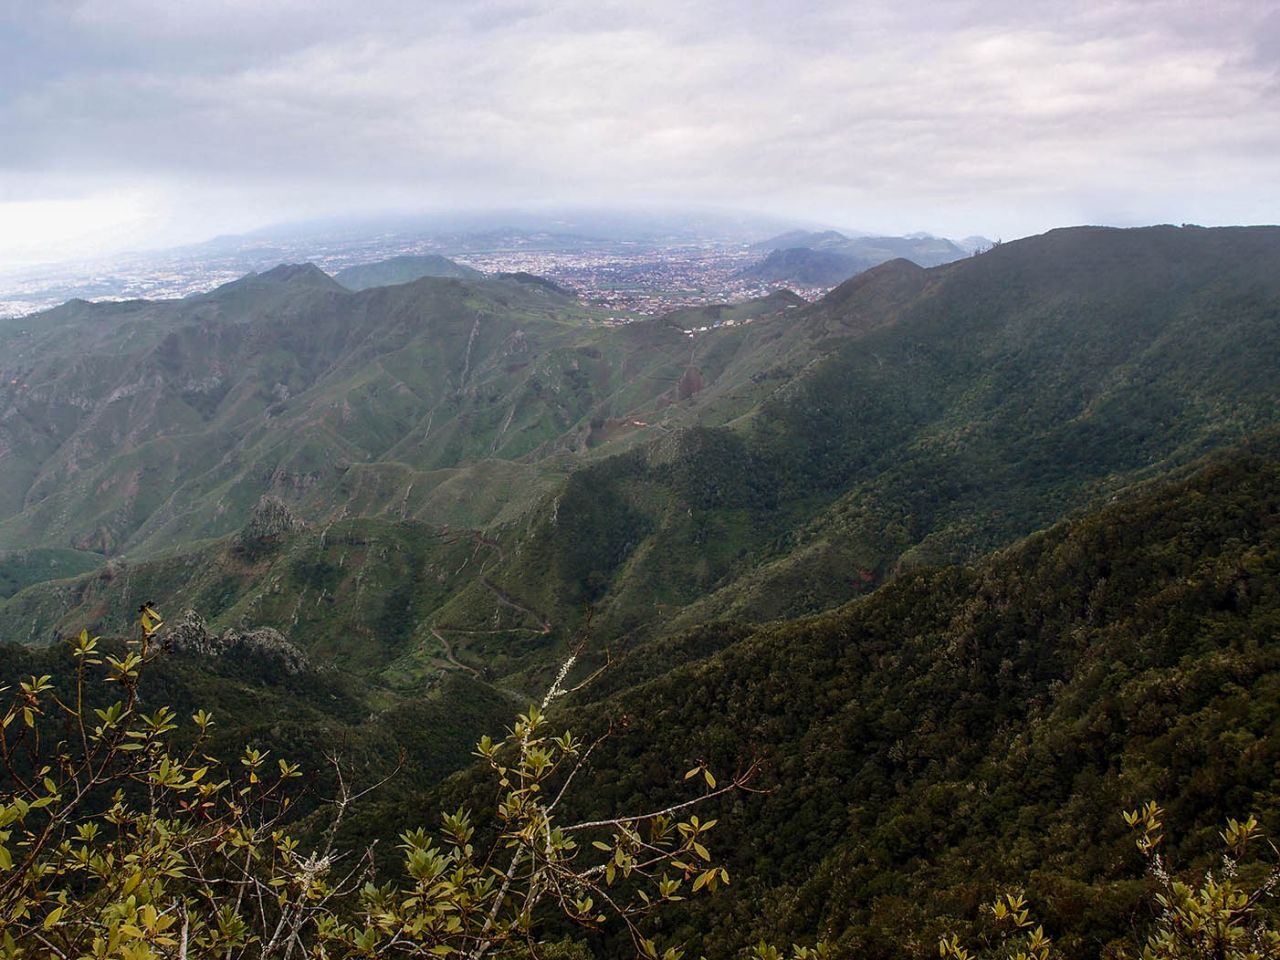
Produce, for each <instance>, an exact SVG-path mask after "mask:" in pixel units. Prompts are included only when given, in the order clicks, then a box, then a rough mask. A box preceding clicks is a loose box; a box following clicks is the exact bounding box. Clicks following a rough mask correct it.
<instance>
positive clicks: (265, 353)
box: [0, 268, 759, 554]
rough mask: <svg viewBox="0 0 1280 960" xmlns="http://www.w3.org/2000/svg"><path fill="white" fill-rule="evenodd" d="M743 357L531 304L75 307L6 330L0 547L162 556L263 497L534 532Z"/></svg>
mask: <svg viewBox="0 0 1280 960" xmlns="http://www.w3.org/2000/svg"><path fill="white" fill-rule="evenodd" d="M731 339H732V338H731ZM737 342H748V341H747V340H744V338H743V337H742V336H738V337H737V338H736V339H732V342H731V341H726V340H725V339H723V338H721V339H720V340H719V341H718V342H716V343H714V344H712V343H704V344H699V343H690V342H689V340H688V339H687V338H685V337H684V336H683V335H682V334H681V333H680V332H679V331H678V330H677V329H675V328H673V327H670V326H669V325H664V324H638V325H634V327H632V328H624V329H621V330H612V329H607V328H605V327H602V326H600V325H598V324H595V323H594V321H593V314H592V313H591V312H590V311H589V310H587V309H585V308H583V307H582V306H581V305H580V304H578V303H577V301H575V300H572V299H569V298H567V297H564V296H562V295H559V294H557V293H554V292H552V291H550V290H549V289H547V288H546V287H545V286H543V285H540V284H533V283H526V282H522V281H520V280H487V281H466V282H464V281H457V280H440V279H424V280H419V281H417V282H415V283H411V284H402V285H399V286H396V287H383V288H376V289H372V290H368V291H365V292H363V293H349V292H346V291H344V290H342V289H341V288H339V287H338V286H337V285H336V284H334V283H333V282H332V281H331V280H330V279H329V278H327V277H325V276H324V274H322V273H321V272H320V271H318V270H316V269H315V268H310V269H308V270H303V269H301V268H299V269H297V270H292V271H289V272H284V273H282V272H280V271H271V272H269V273H266V274H262V275H258V276H253V277H249V278H246V279H245V280H241V281H236V282H235V283H232V284H228V285H226V286H225V287H223V288H220V289H219V290H217V291H214V292H213V293H212V294H209V295H206V296H203V297H197V298H191V299H188V300H184V301H177V302H165V303H148V302H141V301H140V302H134V303H127V304H100V305H90V304H84V303H74V302H73V303H70V304H67V305H66V306H64V307H61V308H58V309H57V310H55V311H51V312H50V313H48V314H45V315H41V316H37V317H33V318H29V319H27V320H24V321H22V322H21V323H20V324H19V323H10V324H8V325H7V326H5V327H0V348H3V352H0V356H3V357H4V358H5V360H4V361H3V363H2V365H3V367H4V369H3V371H0V374H2V378H3V379H0V384H2V386H0V404H2V405H3V414H2V415H0V544H10V545H13V546H21V547H27V546H34V545H45V546H50V547H64V548H65V547H72V548H75V549H80V550H94V551H98V552H102V553H106V554H114V553H120V552H124V551H129V552H132V553H138V552H147V551H153V550H155V549H165V548H169V547H171V546H173V545H175V544H182V543H186V542H190V541H192V540H194V539H198V538H203V537H210V536H219V535H225V534H227V533H230V532H232V531H234V530H235V529H237V528H238V527H239V525H240V524H242V523H243V522H244V521H245V519H246V518H247V516H248V512H249V511H250V510H251V509H252V507H253V505H254V504H255V503H257V501H258V500H259V499H260V498H261V497H262V496H263V495H264V494H268V493H270V494H274V495H277V496H280V497H282V498H284V499H286V500H287V501H289V502H290V503H291V504H292V505H293V506H294V508H295V509H297V510H298V512H299V513H300V514H302V515H303V516H304V517H305V518H307V519H309V520H317V521H318V520H323V519H327V518H331V517H334V516H341V515H344V514H347V513H363V514H370V513H374V514H391V515H395V516H408V517H419V518H423V519H427V520H429V521H431V522H434V523H444V522H461V523H466V524H470V525H476V524H483V523H488V522H491V521H493V520H494V519H495V518H500V517H503V516H518V515H519V514H520V513H521V512H522V511H523V510H524V509H525V508H526V507H527V506H528V505H529V504H530V503H531V502H533V501H536V499H537V497H538V496H539V495H540V494H541V493H543V492H545V491H546V490H547V489H549V487H548V486H547V484H548V483H549V482H553V481H554V479H555V478H556V477H558V476H560V475H562V474H563V473H564V472H565V470H566V469H567V468H568V465H569V463H568V461H566V460H565V457H566V456H569V457H572V456H574V455H576V454H578V453H584V452H589V451H591V450H593V449H595V448H597V447H600V446H602V445H606V444H609V443H613V442H616V441H618V440H623V441H627V438H628V437H630V435H631V434H633V433H635V432H636V431H638V430H641V429H642V428H643V427H645V426H648V425H650V424H652V423H653V422H654V421H656V420H660V419H662V418H663V417H666V416H668V415H675V416H681V415H682V412H681V411H680V410H678V409H673V408H674V407H675V406H676V404H677V401H679V400H682V399H688V398H689V397H690V396H692V394H693V393H696V392H698V391H699V390H701V389H703V388H704V387H705V386H706V384H707V383H708V382H709V381H711V380H713V379H715V378H718V377H720V376H721V375H722V374H724V373H726V372H727V367H728V366H729V365H730V364H731V363H733V362H734V355H735V353H736V348H735V347H734V343H737ZM86 351H87V352H86ZM704 356H705V357H706V359H705V360H704V359H703V357H704ZM690 371H692V372H690ZM753 371H754V367H751V366H750V364H747V366H746V367H745V368H744V371H743V372H742V378H745V377H747V376H749V374H750V373H751V372H753ZM686 380H687V382H684V381H686ZM748 386H750V384H748ZM726 389H728V388H727V387H726ZM748 392H749V393H750V392H751V391H748ZM756 392H757V393H758V392H759V391H758V390H757V391H756ZM738 402H739V404H741V403H749V400H744V399H739V401H738ZM686 406H687V405H686ZM654 429H657V428H656V427H655V428H654ZM627 442H629V441H627ZM548 478H549V479H548Z"/></svg>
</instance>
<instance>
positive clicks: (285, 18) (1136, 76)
mask: <svg viewBox="0 0 1280 960" xmlns="http://www.w3.org/2000/svg"><path fill="white" fill-rule="evenodd" d="M1278 63H1280V13H1277V12H1276V11H1275V10H1274V8H1273V5H1271V4H1266V3H1257V2H1249V0H1234V2H1233V0H1214V2H1208V3H1195V4H1188V3H1184V2H1180V0H1153V2H1113V3H1082V2H1067V3H1062V2H1053V3H1049V2H1016V3H1015V2H1009V0H997V2H991V0H987V2H968V0H956V2H923V0H909V2H898V0H895V2H888V0H874V2H862V3H847V2H839V3H823V4H816V5H814V4H807V3H799V2H781V0H771V2H758V3H750V4H747V3H726V2H709V3H698V4H685V3H680V2H675V0H655V2H647V3H643V4H640V3H601V2H599V0H568V2H559V3H554V4H548V3H541V4H539V3H523V2H509V0H482V2H474V3H467V4H456V3H435V2H432V3H422V2H407V0H403V2H402V0H377V2H370V3H363V4H359V5H354V4H349V3H341V2H336V0H306V2H302V0H278V2H273V3H257V2H247V0H216V2H214V0H211V2H204V3H199V4H178V3H172V2H161V0H120V2H113V3H95V2H78V0H65V2H56V3H40V4H37V3H29V2H24V0H6V2H4V3H0V140H2V142H3V144H4V149H3V151H2V152H0V165H2V166H0V260H3V262H4V264H5V265H6V266H9V267H14V266H20V265H22V264H27V263H37V262H41V261H55V260H65V259H68V258H74V257H88V256H100V255H106V254H113V253H117V252H120V251H124V250H131V249H145V248H158V247H163V246H166V245H173V244H178V243H187V242H195V241H200V240H205V239H208V238H210V237H212V236H215V235H217V234H224V233H234V232H241V231H246V230H252V229H255V228H259V227H262V226H265V225H267V224H270V223H275V222H282V221H299V220H307V219H313V218H316V217H332V216H344V215H354V214H367V213H385V212H393V211H394V212H404V211H413V212H429V211H431V210H433V209H440V208H446V207H447V208H450V209H457V208H459V207H484V208H492V207H523V208H532V209H538V208H539V207H540V206H541V207H546V206H550V205H555V204H565V203H573V204H586V205H592V204H594V205H601V204H604V205H609V206H611V207H631V208H646V207H651V206H653V205H660V206H670V207H682V206H683V207H688V206H697V207H713V208H720V209H734V210H746V211H753V212H761V213H766V214H772V215H775V216H779V217H784V218H791V219H795V220H799V221H806V222H810V223H814V224H825V225H832V226H837V227H842V228H852V229H861V230H867V231H872V232H883V233H892V234H900V233H907V232H910V231H913V230H929V231H931V232H934V233H937V234H942V235H948V236H964V235H968V234H973V233H980V234H983V235H986V236H990V237H1003V238H1006V239H1008V238H1013V237H1017V236H1022V235H1027V234H1030V233H1035V232H1040V231H1043V230H1045V229H1048V228H1050V227H1053V226H1058V225H1063V224H1070V223H1082V222H1090V223H1103V224H1114V225H1135V224H1142V223H1151V222H1166V221H1171V222H1182V221H1191V222H1199V223H1205V224H1217V223H1235V222H1273V221H1275V220H1276V219H1277V211H1278V210H1280V177H1278V176H1277V167H1278V163H1277V159H1276V158H1277V157H1280V96H1278V94H1280V81H1278V74H1277V65H1278Z"/></svg>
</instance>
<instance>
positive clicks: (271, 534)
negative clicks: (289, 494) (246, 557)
mask: <svg viewBox="0 0 1280 960" xmlns="http://www.w3.org/2000/svg"><path fill="white" fill-rule="evenodd" d="M304 526H306V524H304V523H303V522H302V521H301V520H299V519H298V518H297V517H296V516H295V515H294V513H293V511H292V510H290V509H289V507H288V506H287V505H286V504H285V502H284V501H283V500H281V499H280V498H279V497H273V496H271V495H269V494H268V495H267V496H265V497H263V498H262V499H261V500H259V501H258V505H257V506H256V507H254V508H253V515H252V516H251V517H249V522H248V523H246V524H245V525H244V528H243V529H242V530H241V531H240V535H239V538H238V539H239V542H240V544H241V545H242V546H252V545H253V544H259V543H267V542H270V541H272V540H274V539H276V538H277V537H282V536H284V535H285V534H289V533H293V532H294V531H295V530H301V529H302V528H303V527H304Z"/></svg>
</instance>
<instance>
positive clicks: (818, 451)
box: [513, 228, 1280, 632]
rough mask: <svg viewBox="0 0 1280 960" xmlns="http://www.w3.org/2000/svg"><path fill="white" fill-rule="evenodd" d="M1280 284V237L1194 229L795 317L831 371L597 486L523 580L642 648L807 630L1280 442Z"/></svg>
mask: <svg viewBox="0 0 1280 960" xmlns="http://www.w3.org/2000/svg"><path fill="white" fill-rule="evenodd" d="M1278 265H1280V231H1277V230H1275V229H1259V230H1253V231H1250V230H1239V231H1203V230H1178V229H1174V228H1158V229H1153V230H1146V231H1116V230H1100V229H1099V230H1092V229H1079V230H1067V231H1056V232H1054V233H1051V234H1048V235H1046V236H1044V237H1039V238H1034V239H1032V240H1027V241H1022V242H1019V243H1015V244H1006V245H1003V246H1001V247H999V248H997V249H996V250H994V251H992V252H991V253H988V254H984V255H982V256H980V257H976V258H971V259H966V260H964V261H960V262H957V263H955V264H952V265H950V266H947V267H942V268H938V269H935V270H930V271H925V270H921V269H919V268H916V267H913V266H910V265H908V264H903V263H901V262H897V263H893V264H887V265H885V266H884V267H881V268H878V269H877V270H875V271H872V272H870V273H868V274H865V275H864V276H862V277H859V278H857V279H855V280H853V281H850V283H849V284H848V285H846V286H844V287H841V288H838V289H837V290H835V291H833V292H832V293H831V294H830V295H829V296H828V297H827V298H825V299H824V300H823V301H821V302H820V303H819V304H816V305H815V306H814V307H813V308H811V309H810V310H808V311H805V312H804V313H803V314H802V316H801V317H800V318H798V319H797V321H796V323H797V324H803V325H804V326H805V328H806V331H807V335H808V336H809V337H811V338H812V339H813V341H814V342H816V343H819V344H822V345H823V346H824V347H826V348H828V349H827V352H826V354H825V355H823V356H822V357H821V358H820V359H815V360H812V361H809V362H807V363H806V364H805V365H804V367H803V369H801V370H788V369H786V368H785V367H784V368H783V369H782V370H781V371H779V374H778V375H779V380H780V381H781V383H782V386H781V387H780V388H779V389H778V390H777V391H776V392H775V393H774V394H772V395H771V396H770V397H769V398H768V399H767V400H766V401H765V402H763V403H762V404H761V405H760V406H759V408H758V409H757V410H756V411H755V412H754V413H753V414H752V416H750V417H749V418H745V419H739V420H737V421H734V422H733V423H731V424H729V425H727V426H724V427H718V428H700V429H693V430H687V431H677V432H674V433H672V434H670V435H668V436H667V437H664V438H663V439H661V440H660V441H657V442H656V443H654V444H651V445H649V446H647V447H645V448H644V449H643V450H641V449H637V450H635V451H633V452H632V453H629V454H627V455H624V456H622V457H618V458H613V459H610V460H608V461H605V462H601V463H599V464H594V465H590V466H588V467H586V468H584V471H583V472H582V474H581V476H580V478H577V479H575V480H574V481H573V482H571V483H570V485H569V486H567V487H566V488H565V491H564V492H563V493H562V494H561V496H560V498H559V499H558V501H557V502H558V513H557V514H556V519H555V520H552V519H550V518H549V517H544V519H543V520H542V521H541V525H539V526H535V527H534V532H533V535H532V537H531V538H530V539H529V542H528V546H527V547H526V548H525V550H524V554H523V555H524V556H525V557H526V558H527V565H526V566H524V567H516V568H513V576H514V577H517V578H519V579H521V580H523V581H524V582H526V583H529V582H537V583H541V584H545V589H544V592H543V594H542V596H541V597H540V598H539V602H540V605H541V606H542V607H543V608H544V609H551V608H554V607H555V605H556V604H563V605H565V606H569V605H574V604H581V603H582V602H584V601H590V602H592V603H594V604H595V605H596V607H597V619H596V623H597V626H598V627H600V628H601V629H605V627H606V625H608V626H609V627H611V628H613V629H616V630H618V631H619V632H625V631H628V630H633V629H641V630H644V629H648V627H649V625H651V624H653V623H654V622H656V621H668V620H672V619H674V621H675V622H676V623H677V624H693V623H697V622H700V621H701V620H705V619H709V618H713V617H718V616H733V617H738V618H742V619H748V620H761V619H770V618H773V617H779V616H793V615H796V614H798V613H803V612H805V611H808V610H814V609H820V608H822V607H825V606H830V605H833V604H835V603H838V602H841V601H843V600H845V599H848V598H849V597H851V596H854V595H856V594H858V593H860V592H864V591H865V590H867V589H868V588H869V587H870V586H872V585H874V584H876V583H879V582H881V581H882V580H883V579H884V578H885V577H887V576H889V575H891V574H893V573H894V572H896V571H898V570H901V569H904V568H907V567H910V566H913V565H919V564H930V563H938V562H950V561H955V560H960V559H965V558H968V557H972V556H975V555H977V554H978V553H980V552H985V551H987V550H989V549H992V548H993V547H995V546H998V545H1000V544H1002V543H1008V542H1011V541H1012V540H1014V539H1016V538H1017V537H1019V536H1022V535H1025V534H1027V533H1029V532H1031V531H1032V530H1035V529H1037V528H1039V527H1042V526H1045V525H1047V524H1049V523H1052V522H1053V521H1055V520H1057V519H1059V518H1061V517H1063V516H1066V515H1069V514H1070V513H1071V512H1072V511H1075V510H1079V509H1081V508H1082V507H1084V506H1085V505H1087V504H1089V503H1092V502H1099V501H1101V500H1102V499H1105V497H1106V496H1108V495H1109V494H1110V493H1111V492H1113V491H1115V490H1118V489H1120V488H1121V487H1123V486H1124V485H1126V484H1128V483H1131V482H1133V481H1135V480H1138V479H1142V478H1144V477H1148V476H1154V475H1156V474H1158V473H1160V472H1162V471H1165V470H1168V469H1170V468H1171V467H1173V466H1176V465H1177V464H1179V463H1185V462H1187V461H1189V460H1191V459H1193V458H1194V457H1196V456H1198V455H1200V454H1201V453H1203V452H1205V451H1207V450H1209V449H1212V448H1213V447H1215V446H1218V445H1221V444H1223V443H1225V442H1229V441H1230V440H1232V439H1233V438H1238V437H1240V436H1243V435H1244V434H1245V433H1246V432H1248V431H1250V430H1254V429H1259V428H1262V427H1264V426H1266V425H1268V424H1272V423H1275V422H1276V417H1277V411H1278V410H1280V403H1278V401H1280V372H1278V371H1280V281H1278V280H1277V279H1276V278H1277V276H1278V274H1277V273H1276V267H1277V266H1278ZM565 517H570V518H571V519H570V520H569V521H568V522H567V523H566V521H565V520H563V519H560V518H565ZM584 523H585V524H586V525H587V526H589V528H590V530H592V531H597V532H598V535H597V534H596V533H593V534H591V535H588V533H587V532H586V530H584V529H582V525H583V524H584ZM567 543H572V544H574V547H573V556H572V559H571V561H566V562H567V566H564V567H562V568H557V567H556V563H557V562H559V561H557V560H556V559H555V557H557V556H563V555H564V552H565V550H566V546H565V545H566V544H567ZM534 569H540V570H548V569H551V570H555V569H563V570H564V573H565V576H564V580H561V579H557V578H548V577H534V576H533V575H532V571H533V570H534ZM565 581H567V582H568V584H569V589H568V590H567V591H565V592H561V593H559V594H557V593H555V591H556V590H557V589H560V588H559V586H558V584H560V583H563V582H565ZM513 582H514V581H513Z"/></svg>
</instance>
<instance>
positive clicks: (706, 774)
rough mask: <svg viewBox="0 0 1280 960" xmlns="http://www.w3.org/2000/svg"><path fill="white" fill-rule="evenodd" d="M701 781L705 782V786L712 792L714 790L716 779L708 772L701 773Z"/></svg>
mask: <svg viewBox="0 0 1280 960" xmlns="http://www.w3.org/2000/svg"><path fill="white" fill-rule="evenodd" d="M702 779H703V780H706V781H707V786H708V787H710V788H711V789H712V790H714V789H715V788H716V778H715V777H713V776H712V775H711V771H710V770H703V771H702Z"/></svg>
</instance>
